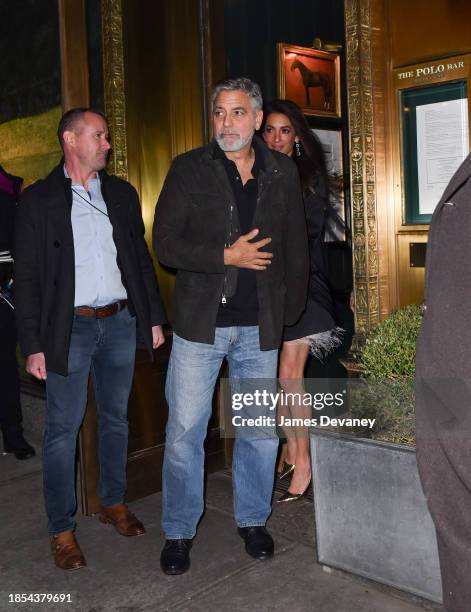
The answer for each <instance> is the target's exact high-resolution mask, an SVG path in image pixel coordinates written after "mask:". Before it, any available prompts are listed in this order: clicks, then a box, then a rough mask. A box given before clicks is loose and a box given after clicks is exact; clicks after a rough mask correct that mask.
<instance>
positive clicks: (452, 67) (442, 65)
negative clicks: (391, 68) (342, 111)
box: [396, 58, 468, 82]
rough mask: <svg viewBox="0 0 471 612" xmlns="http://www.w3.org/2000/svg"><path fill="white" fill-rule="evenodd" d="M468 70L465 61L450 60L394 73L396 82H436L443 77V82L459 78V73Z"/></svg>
mask: <svg viewBox="0 0 471 612" xmlns="http://www.w3.org/2000/svg"><path fill="white" fill-rule="evenodd" d="M467 68H468V66H467V59H460V60H456V59H455V58H450V60H439V61H438V62H433V63H430V64H420V65H418V66H414V67H413V68H407V69H405V70H402V71H401V70H400V69H398V70H397V71H396V78H397V80H398V81H408V80H412V81H414V82H417V81H427V80H433V81H436V80H438V79H440V77H443V78H444V80H449V79H453V78H455V75H454V74H453V73H455V74H456V77H457V78H460V77H461V73H462V72H463V71H464V70H466V69H467Z"/></svg>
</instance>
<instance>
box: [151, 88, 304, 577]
mask: <svg viewBox="0 0 471 612" xmlns="http://www.w3.org/2000/svg"><path fill="white" fill-rule="evenodd" d="M212 103H213V123H214V126H213V127H214V136H215V139H214V140H213V141H212V142H211V143H210V144H209V145H208V146H206V147H202V148H200V149H195V150H193V151H189V152H188V153H185V154H183V155H181V156H179V157H177V158H176V159H175V160H174V162H173V164H172V167H171V168H170V171H169V173H168V175H167V178H166V181H165V184H164V187H163V189H162V192H161V194H160V197H159V201H158V203H157V208H156V218H155V224H154V248H155V250H156V253H157V256H158V257H159V259H160V261H161V262H162V263H163V264H165V265H168V266H171V267H173V268H176V269H177V278H176V286H175V294H174V320H173V328H174V335H173V346H172V354H171V357H170V363H169V368H168V373H167V382H166V396H167V401H168V404H169V420H168V423H167V437H166V445H165V458H164V468H163V516H162V526H163V529H164V531H165V535H166V543H165V547H164V549H163V551H162V555H161V567H162V570H163V571H164V572H165V573H167V574H181V573H183V572H185V571H186V570H187V569H188V568H189V565H190V558H189V550H190V546H191V541H192V538H193V537H194V535H195V532H196V527H197V523H198V521H199V519H200V517H201V514H202V512H203V505H204V502H203V463H204V452H203V442H204V438H205V436H206V428H207V424H208V419H209V417H210V414H211V406H212V395H213V391H214V386H215V383H216V379H217V376H218V373H219V369H220V367H221V364H222V361H223V359H224V358H225V357H227V360H228V363H229V376H230V378H231V380H232V381H235V380H238V381H239V385H243V386H244V389H246V388H247V387H251V385H250V384H249V383H248V380H249V379H264V381H263V383H260V385H261V387H262V388H263V390H266V389H267V387H268V388H271V389H273V388H274V390H275V391H276V368H277V357H278V347H279V346H280V343H281V338H282V332H283V326H284V325H285V324H288V325H289V324H292V323H294V322H295V321H296V320H297V319H298V317H299V315H300V314H301V312H302V311H303V309H304V307H305V304H306V297H307V282H308V267H309V264H308V262H309V258H308V251H307V231H306V223H305V215H304V209H303V204H302V199H301V188H300V184H299V175H298V171H297V169H296V167H295V165H294V163H293V162H292V161H291V160H290V159H289V158H288V157H287V156H286V155H283V154H281V153H277V152H276V151H270V150H269V149H268V148H267V147H266V145H265V144H264V143H263V141H261V140H260V139H258V138H257V137H254V132H255V130H256V129H258V128H259V127H260V124H261V121H262V110H261V108H262V97H261V94H260V89H259V87H258V85H257V84H255V83H252V82H251V81H250V80H249V79H245V78H239V79H230V80H227V81H223V82H222V83H220V84H219V85H217V86H216V87H215V90H214V92H213V99H212ZM255 384H256V383H255ZM247 402H249V400H247ZM247 405H248V404H247ZM265 407H266V406H265ZM263 408H264V406H260V407H259V410H260V414H262V412H263ZM252 414H253V413H252ZM255 414H257V410H255ZM271 414H272V416H273V413H271ZM264 416H266V415H264ZM238 422H239V421H238ZM249 430H250V424H248V425H247V428H246V429H245V430H243V431H242V430H238V431H239V435H237V436H236V442H235V446H234V456H233V462H232V477H233V488H234V514H235V518H236V522H237V525H238V528H239V535H240V536H241V537H242V538H243V539H244V540H245V548H246V551H247V552H248V554H250V555H252V556H253V557H255V558H257V559H268V558H269V557H271V556H272V555H273V550H274V546H273V540H272V538H271V536H270V534H269V533H268V531H267V530H266V528H265V523H266V521H267V519H268V517H269V515H270V512H271V497H272V491H273V479H274V468H275V459H276V453H277V448H278V439H277V438H276V436H274V435H269V432H268V431H266V432H264V433H262V432H261V431H254V432H252V433H250V431H249ZM265 434H266V435H265Z"/></svg>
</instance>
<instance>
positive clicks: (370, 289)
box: [345, 0, 379, 342]
mask: <svg viewBox="0 0 471 612" xmlns="http://www.w3.org/2000/svg"><path fill="white" fill-rule="evenodd" d="M345 26H346V39H347V45H346V46H347V89H348V113H349V122H350V176H351V193H352V237H353V268H354V300H355V321H356V331H357V335H358V340H359V341H360V342H361V339H362V337H363V336H364V335H365V334H366V333H367V332H368V331H369V330H370V329H371V328H372V327H374V325H376V323H378V322H379V274H378V232H377V213H376V174H375V134H374V113H373V78H372V75H373V59H372V24H371V2H370V0H346V2H345Z"/></svg>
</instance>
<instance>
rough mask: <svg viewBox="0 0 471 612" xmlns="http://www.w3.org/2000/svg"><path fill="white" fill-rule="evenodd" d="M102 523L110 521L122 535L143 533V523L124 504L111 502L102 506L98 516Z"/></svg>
mask: <svg viewBox="0 0 471 612" xmlns="http://www.w3.org/2000/svg"><path fill="white" fill-rule="evenodd" d="M98 518H99V520H100V521H101V522H102V523H110V524H111V525H113V526H114V528H115V529H116V531H117V532H118V533H120V534H121V535H123V536H140V535H144V534H145V532H146V530H145V529H144V525H143V524H142V523H141V521H140V520H139V519H137V518H136V517H135V516H134V514H133V513H132V512H130V511H129V509H128V507H127V506H126V504H113V505H112V506H107V507H106V508H102V509H101V512H100V516H99V517H98Z"/></svg>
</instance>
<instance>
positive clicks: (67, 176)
mask: <svg viewBox="0 0 471 612" xmlns="http://www.w3.org/2000/svg"><path fill="white" fill-rule="evenodd" d="M64 176H65V178H68V179H70V176H69V173H68V172H67V168H66V165H65V162H64ZM70 180H72V179H70ZM90 181H98V186H99V187H100V186H101V182H100V173H99V172H95V176H94V178H92V179H90ZM79 184H80V183H74V182H72V185H79ZM80 187H82V185H80Z"/></svg>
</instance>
